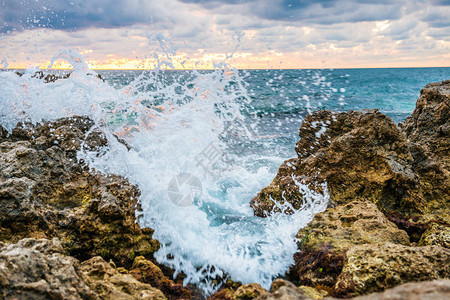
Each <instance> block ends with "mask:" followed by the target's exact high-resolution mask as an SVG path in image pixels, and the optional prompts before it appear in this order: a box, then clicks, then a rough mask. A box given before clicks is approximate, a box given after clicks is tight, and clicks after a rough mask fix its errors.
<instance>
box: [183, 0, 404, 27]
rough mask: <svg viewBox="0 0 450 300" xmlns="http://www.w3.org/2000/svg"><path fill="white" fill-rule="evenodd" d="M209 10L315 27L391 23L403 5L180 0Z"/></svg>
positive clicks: (372, 0) (340, 0) (384, 0)
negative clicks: (230, 8)
mask: <svg viewBox="0 0 450 300" xmlns="http://www.w3.org/2000/svg"><path fill="white" fill-rule="evenodd" d="M179 1H181V2H185V3H196V4H199V5H202V6H203V7H205V8H208V9H214V8H216V7H219V6H221V5H224V4H234V5H236V4H247V5H245V8H243V9H242V8H240V9H239V10H237V11H236V12H238V13H245V14H247V15H249V14H253V15H257V16H258V17H260V18H263V19H267V20H276V21H291V22H292V21H294V22H296V21H303V22H309V23H315V24H327V25H330V24H337V23H345V22H361V21H379V20H393V19H398V18H400V17H401V9H400V8H401V6H402V4H404V3H405V2H404V1H389V0H378V1H376V0H242V1H238V0H225V1H215V0H213V1H206V0H179Z"/></svg>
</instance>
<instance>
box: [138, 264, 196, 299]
mask: <svg viewBox="0 0 450 300" xmlns="http://www.w3.org/2000/svg"><path fill="white" fill-rule="evenodd" d="M129 274H130V275H132V276H133V277H134V278H136V279H137V280H139V281H140V282H144V283H148V284H150V285H151V286H153V287H156V288H158V289H160V290H161V291H162V292H163V293H164V295H165V296H166V297H167V298H168V299H191V297H192V296H191V292H190V291H189V290H188V289H186V288H184V287H183V285H182V284H180V283H175V282H173V281H172V280H170V279H169V278H167V277H166V275H164V273H163V272H162V271H161V269H160V268H159V267H158V266H157V265H155V264H154V263H153V262H151V261H150V260H147V259H145V257H143V256H138V257H136V258H135V259H134V262H133V265H132V266H131V268H130V271H129Z"/></svg>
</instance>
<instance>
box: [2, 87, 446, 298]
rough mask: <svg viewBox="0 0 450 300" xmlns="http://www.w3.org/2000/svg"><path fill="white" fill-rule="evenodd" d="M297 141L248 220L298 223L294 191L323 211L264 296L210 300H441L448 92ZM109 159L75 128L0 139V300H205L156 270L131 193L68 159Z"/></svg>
mask: <svg viewBox="0 0 450 300" xmlns="http://www.w3.org/2000/svg"><path fill="white" fill-rule="evenodd" d="M299 135H300V141H299V142H298V143H297V145H296V152H297V154H298V157H296V158H293V159H290V160H288V161H286V162H285V163H284V164H283V165H282V166H281V167H280V169H279V171H278V174H277V175H276V177H275V179H274V180H273V182H272V183H271V184H270V185H269V186H268V187H266V188H264V189H263V190H262V191H261V192H260V193H259V194H258V195H257V196H256V197H255V198H254V199H253V200H252V201H251V206H252V207H253V209H254V211H255V215H257V216H259V217H266V216H268V215H270V214H271V213H274V212H277V207H278V206H277V205H275V202H278V203H280V204H282V203H284V202H288V203H290V204H291V205H292V207H293V208H295V209H297V208H299V207H300V206H301V205H302V204H303V200H302V199H303V197H304V195H302V193H301V192H299V189H298V186H297V182H301V183H303V184H305V185H307V186H309V188H311V189H312V190H314V191H315V192H317V193H323V192H324V186H326V188H327V190H328V192H329V194H330V199H331V200H330V201H331V202H330V204H329V207H328V208H327V210H326V211H324V212H323V213H319V214H317V215H316V216H315V217H314V219H313V220H312V221H311V222H310V223H309V224H308V226H306V227H305V228H302V229H300V230H299V232H298V236H297V237H298V240H299V243H298V247H299V252H298V253H296V254H295V257H294V259H295V265H294V266H292V268H291V269H290V270H289V271H288V272H287V273H286V275H285V277H284V279H277V280H275V281H274V283H273V284H272V287H271V290H270V292H268V291H266V290H264V289H263V288H262V287H261V286H259V285H258V284H247V285H241V284H240V283H237V282H233V281H231V280H228V281H227V282H225V283H224V285H223V287H222V289H221V290H219V291H218V292H217V293H216V294H214V295H212V296H211V297H210V299H256V298H257V299H311V298H312V299H321V298H324V297H345V298H348V297H357V298H358V299H378V298H383V299H402V298H408V297H412V296H414V297H415V299H444V298H448V297H450V280H449V278H450V249H449V247H450V155H449V153H450V80H447V81H444V82H439V83H433V84H429V85H427V86H426V87H425V88H424V89H423V90H422V91H421V96H420V98H419V99H418V101H417V106H416V109H415V110H414V112H413V113H412V115H411V117H409V118H408V119H407V120H405V122H404V123H403V124H400V125H399V126H396V124H395V123H394V122H393V121H392V120H391V119H390V118H388V117H387V116H385V115H383V114H382V113H380V112H379V111H377V110H363V111H351V112H344V113H333V112H330V111H318V112H314V113H313V114H311V115H309V116H307V117H306V119H305V121H304V122H303V124H302V126H301V128H300V133H299ZM105 146H107V139H106V138H105V136H104V135H103V133H102V131H101V130H100V129H98V128H95V126H94V124H93V122H92V121H91V120H89V119H88V118H85V117H72V118H63V119H59V120H57V121H54V122H45V123H42V124H36V125H33V124H18V125H17V127H16V128H15V129H14V130H13V131H12V132H10V133H8V132H6V130H4V129H3V128H2V127H1V126H0V298H2V299H3V298H5V299H49V298H50V299H201V297H202V296H201V295H200V294H199V293H198V292H196V290H195V288H193V287H183V285H182V275H181V276H178V277H177V278H176V279H172V275H173V273H172V271H171V270H169V269H168V268H165V267H164V266H159V265H158V264H157V262H156V261H155V260H154V258H153V253H154V252H155V251H157V250H158V247H159V242H158V241H157V240H155V239H153V238H152V233H153V230H152V229H149V228H140V227H139V225H138V224H137V223H136V211H137V210H139V205H138V202H137V199H138V197H139V190H138V189H137V187H135V186H133V185H131V184H130V183H129V182H128V181H127V180H125V179H124V178H121V177H119V176H116V175H112V174H111V175H104V174H101V173H97V172H95V171H93V170H90V169H89V168H88V166H87V165H86V164H85V163H84V162H83V161H78V160H77V158H76V152H77V151H78V150H80V149H82V148H84V149H89V150H92V151H95V150H99V149H101V148H102V147H105ZM291 212H292V211H289V210H287V211H285V213H291ZM370 293H379V294H371V295H368V296H363V295H367V294H370ZM358 296H359V297H358Z"/></svg>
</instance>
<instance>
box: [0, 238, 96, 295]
mask: <svg viewBox="0 0 450 300" xmlns="http://www.w3.org/2000/svg"><path fill="white" fill-rule="evenodd" d="M62 252H63V249H62V247H61V244H60V243H59V241H58V240H57V239H54V240H52V241H49V240H36V239H24V240H21V241H19V242H18V243H17V244H10V245H7V244H4V243H1V244H0V298H2V299H49V298H52V299H95V298H96V297H95V294H94V293H93V292H92V290H91V289H90V288H89V286H88V285H87V284H86V283H85V281H84V280H83V278H82V277H81V276H80V273H79V269H78V267H79V265H78V261H77V260H76V259H75V258H73V257H70V256H65V255H63V254H61V253H62Z"/></svg>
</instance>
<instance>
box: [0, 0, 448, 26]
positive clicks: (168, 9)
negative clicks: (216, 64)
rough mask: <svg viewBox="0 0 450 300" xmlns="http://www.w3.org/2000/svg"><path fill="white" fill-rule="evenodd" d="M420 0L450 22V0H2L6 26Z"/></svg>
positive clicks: (314, 15)
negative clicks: (182, 12)
mask: <svg viewBox="0 0 450 300" xmlns="http://www.w3.org/2000/svg"><path fill="white" fill-rule="evenodd" d="M169 3H170V5H171V6H170V5H169ZM419 3H422V4H423V3H425V4H427V5H428V6H430V7H435V8H438V9H437V11H433V12H428V13H426V14H425V15H424V16H423V17H422V21H423V22H426V23H428V24H429V26H430V27H435V28H443V27H447V26H448V25H449V21H448V20H449V19H448V15H447V14H446V13H445V11H439V7H442V8H444V7H447V6H448V5H450V0H426V1H419V2H417V3H416V2H412V1H409V0H397V1H390V0H170V1H169V0H21V1H19V0H0V32H7V31H11V30H13V29H15V30H17V31H21V30H24V29H30V28H41V27H44V28H54V29H62V30H70V31H74V30H77V29H83V28H88V27H97V28H114V27H124V26H130V25H135V24H142V23H146V24H148V23H151V22H153V23H155V24H158V25H159V26H161V28H165V29H169V28H172V27H173V26H174V24H179V23H181V24H185V25H184V26H187V27H189V24H190V23H189V22H188V20H186V19H183V18H182V17H181V16H180V12H179V11H176V9H175V10H174V7H175V8H176V7H180V10H181V9H185V10H186V9H187V7H186V6H188V7H189V9H195V8H200V7H201V8H204V9H206V10H211V11H212V12H213V13H214V14H215V15H217V16H218V18H217V23H216V24H217V25H223V24H226V23H227V22H230V21H227V20H225V19H224V18H220V17H221V16H223V15H227V14H228V15H238V16H242V18H245V19H250V18H251V19H252V20H251V22H248V23H249V24H250V23H251V24H258V23H261V24H262V23H263V22H264V21H271V22H283V23H284V24H286V22H289V23H290V25H294V26H304V25H334V24H342V23H356V22H363V21H384V20H390V21H393V20H399V19H401V18H402V17H403V15H404V14H405V9H409V10H417V9H418V8H417V7H418V6H417V5H418V4H419ZM255 19H256V21H255ZM247 25H248V24H247ZM257 27H258V26H257V25H254V26H253V28H257ZM261 27H263V25H261ZM248 28H249V27H247V26H245V25H244V26H243V27H242V28H241V29H248Z"/></svg>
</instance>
